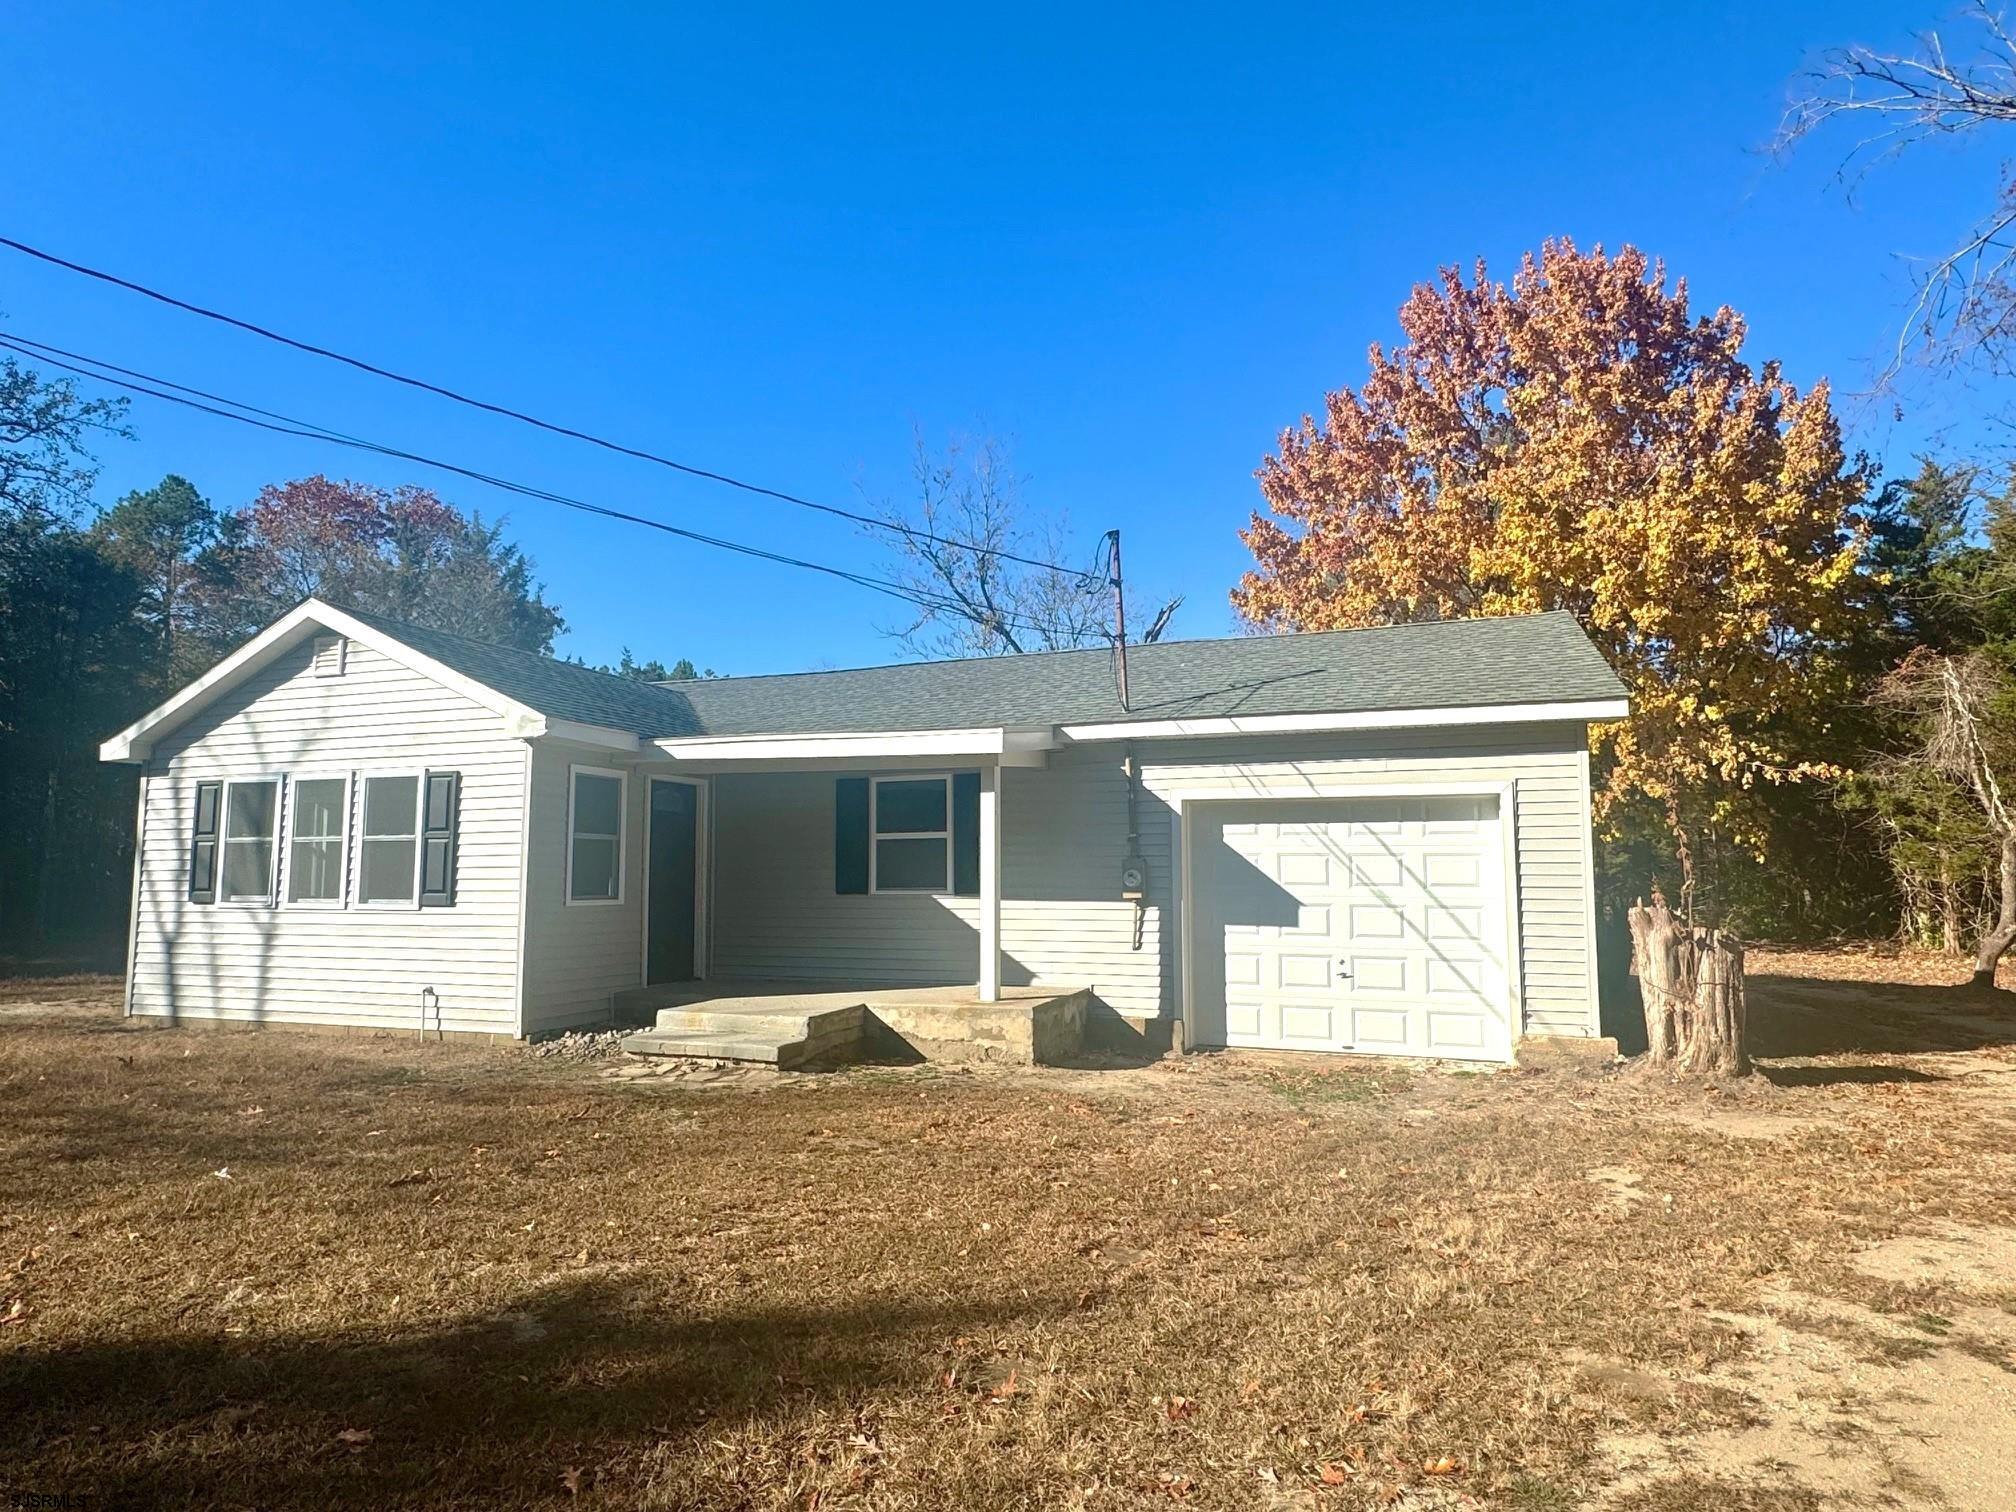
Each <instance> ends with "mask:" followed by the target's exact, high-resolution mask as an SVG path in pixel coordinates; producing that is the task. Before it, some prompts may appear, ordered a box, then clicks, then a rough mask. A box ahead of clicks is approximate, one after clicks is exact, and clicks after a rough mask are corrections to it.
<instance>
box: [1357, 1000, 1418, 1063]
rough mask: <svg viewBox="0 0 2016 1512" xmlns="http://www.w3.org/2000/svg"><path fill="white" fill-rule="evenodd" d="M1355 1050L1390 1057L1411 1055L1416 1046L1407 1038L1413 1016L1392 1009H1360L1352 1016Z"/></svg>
mask: <svg viewBox="0 0 2016 1512" xmlns="http://www.w3.org/2000/svg"><path fill="white" fill-rule="evenodd" d="M1351 1018H1352V1023H1353V1026H1354V1033H1353V1036H1352V1038H1353V1041H1354V1043H1353V1044H1352V1045H1350V1046H1349V1047H1348V1048H1350V1049H1353V1050H1370V1051H1383V1052H1384V1053H1386V1054H1388V1055H1411V1054H1413V1053H1414V1046H1413V1044H1412V1043H1411V1042H1410V1041H1409V1039H1408V1037H1407V1031H1408V1029H1409V1028H1410V1027H1411V1026H1412V1022H1413V1016H1412V1015H1411V1014H1407V1013H1403V1012H1399V1011H1397V1010H1392V1009H1379V1008H1360V1009H1358V1010H1356V1011H1355V1012H1354V1013H1353V1014H1352V1015H1351Z"/></svg>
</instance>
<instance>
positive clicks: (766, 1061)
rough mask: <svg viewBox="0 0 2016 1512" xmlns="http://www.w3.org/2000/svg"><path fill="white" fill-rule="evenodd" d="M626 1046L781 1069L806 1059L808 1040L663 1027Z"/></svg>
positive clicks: (646, 1052)
mask: <svg viewBox="0 0 2016 1512" xmlns="http://www.w3.org/2000/svg"><path fill="white" fill-rule="evenodd" d="M623 1048H624V1049H625V1050H628V1051H629V1052H630V1053H631V1054H633V1055H679V1056H685V1057H686V1058H688V1059H690V1060H733V1061H754V1062H756V1063H757V1064H758V1065H764V1066H777V1067H779V1068H780V1069H782V1068H788V1067H791V1066H795V1065H797V1064H799V1063H800V1062H801V1061H803V1060H804V1058H805V1042H804V1041H803V1040H799V1039H789V1040H784V1039H761V1038H754V1037H749V1038H742V1039H736V1038H733V1037H731V1036H728V1035H722V1034H679V1033H668V1032H667V1031H665V1030H663V1029H640V1030H638V1031H637V1032H636V1033H635V1034H632V1035H629V1036H627V1037H626V1038H625V1039H624V1041H623Z"/></svg>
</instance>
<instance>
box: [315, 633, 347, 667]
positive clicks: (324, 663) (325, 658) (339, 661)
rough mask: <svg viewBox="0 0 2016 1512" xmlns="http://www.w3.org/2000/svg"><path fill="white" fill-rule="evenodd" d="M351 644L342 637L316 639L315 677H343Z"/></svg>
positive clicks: (322, 636) (328, 636) (333, 636)
mask: <svg viewBox="0 0 2016 1512" xmlns="http://www.w3.org/2000/svg"><path fill="white" fill-rule="evenodd" d="M349 648H350V642H349V641H347V640H345V639H344V638H343V637H342V636H340V635H318V636H316V637H315V675H316V676H317V677H341V676H342V675H343V660H344V656H345V654H346V653H347V652H348V651H349Z"/></svg>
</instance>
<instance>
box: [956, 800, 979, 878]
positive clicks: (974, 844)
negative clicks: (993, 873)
mask: <svg viewBox="0 0 2016 1512" xmlns="http://www.w3.org/2000/svg"><path fill="white" fill-rule="evenodd" d="M952 893H953V896H954V897H959V898H977V897H979V896H980V774H979V773H978V772H954V773H953V774H952Z"/></svg>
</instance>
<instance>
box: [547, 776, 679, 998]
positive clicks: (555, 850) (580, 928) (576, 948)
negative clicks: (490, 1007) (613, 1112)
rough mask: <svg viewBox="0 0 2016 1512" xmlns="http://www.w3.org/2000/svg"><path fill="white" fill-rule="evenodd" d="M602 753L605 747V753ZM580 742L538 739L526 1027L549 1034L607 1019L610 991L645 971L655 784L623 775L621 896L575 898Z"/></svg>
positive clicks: (638, 981)
mask: <svg viewBox="0 0 2016 1512" xmlns="http://www.w3.org/2000/svg"><path fill="white" fill-rule="evenodd" d="M603 756H604V759H606V758H607V753H606V752H605V753H603ZM589 759H590V758H589V753H588V752H586V751H585V750H584V749H582V748H580V747H569V746H563V745H559V744H549V743H546V742H541V743H540V744H539V745H537V746H535V747H534V748H533V757H532V781H531V812H530V814H529V816H528V820H527V822H528V823H529V825H530V833H529V835H528V836H527V856H528V859H527V866H528V867H529V869H530V873H531V878H532V885H531V887H530V889H529V891H528V892H527V895H526V898H525V1032H526V1033H527V1034H528V1035H537V1034H550V1033H554V1032H556V1031H559V1030H562V1029H571V1028H574V1027H577V1026H579V1025H582V1024H602V1023H606V1022H608V1019H609V999H610V996H611V994H613V993H616V992H620V991H622V990H623V989H624V988H626V987H636V986H639V985H640V984H641V983H642V982H643V980H644V932H643V931H644V912H643V898H644V886H643V877H642V875H641V872H640V868H641V867H642V865H643V857H644V853H645V849H646V847H645V846H644V844H643V833H644V829H643V803H644V793H645V789H646V788H647V787H648V786H649V784H648V783H645V782H643V781H642V780H640V779H639V774H638V773H635V772H633V773H630V774H629V776H630V778H631V780H630V781H628V782H626V783H624V784H623V828H622V835H623V845H622V863H621V878H620V881H619V884H618V897H617V900H616V901H615V902H611V903H601V904H597V905H596V906H593V907H587V908H584V907H580V906H570V905H569V903H568V899H567V853H568V850H569V847H570V826H571V820H570V817H569V812H568V811H569V808H570V806H571V790H572V786H573V783H572V773H573V770H574V769H575V768H576V767H580V766H584V765H587V764H588V762H589Z"/></svg>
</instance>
